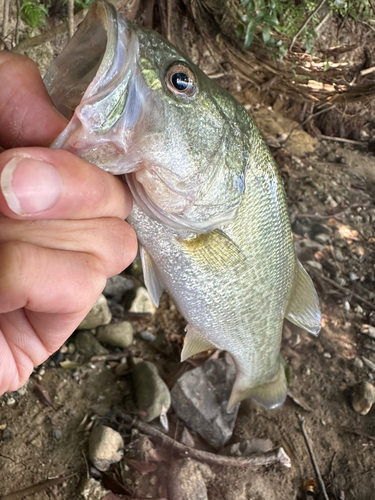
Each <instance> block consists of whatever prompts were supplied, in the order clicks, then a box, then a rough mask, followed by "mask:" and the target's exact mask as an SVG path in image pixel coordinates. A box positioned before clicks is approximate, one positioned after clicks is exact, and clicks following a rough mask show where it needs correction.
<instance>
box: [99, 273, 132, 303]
mask: <svg viewBox="0 0 375 500" xmlns="http://www.w3.org/2000/svg"><path fill="white" fill-rule="evenodd" d="M133 288H134V281H133V280H132V279H131V278H125V277H124V276H120V275H117V276H112V278H109V279H107V283H106V285H105V288H104V290H103V294H104V295H105V296H106V297H114V298H115V299H117V301H120V300H121V299H122V298H123V296H124V295H125V294H126V293H127V292H129V291H130V290H133Z"/></svg>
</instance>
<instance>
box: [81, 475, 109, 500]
mask: <svg viewBox="0 0 375 500" xmlns="http://www.w3.org/2000/svg"><path fill="white" fill-rule="evenodd" d="M79 492H80V494H81V495H82V496H83V498H84V499H85V500H102V498H103V497H104V496H105V495H106V494H107V493H109V490H106V489H104V488H103V486H102V485H101V484H100V483H99V481H96V480H95V479H93V478H92V477H90V478H87V477H85V478H84V479H83V480H82V482H81V484H80V486H79Z"/></svg>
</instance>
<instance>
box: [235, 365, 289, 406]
mask: <svg viewBox="0 0 375 500" xmlns="http://www.w3.org/2000/svg"><path fill="white" fill-rule="evenodd" d="M287 389H288V385H287V380H286V376H285V368H284V364H283V362H282V361H280V363H279V368H278V371H277V373H276V375H275V376H274V378H273V379H272V380H271V381H270V382H268V383H266V384H262V385H257V386H256V387H251V388H250V387H249V386H248V385H247V387H246V377H245V376H244V375H243V374H242V373H241V372H238V373H237V378H236V381H235V383H234V386H233V389H232V393H231V395H230V398H229V403H228V407H227V411H231V410H232V409H233V407H234V406H235V404H236V403H238V402H239V401H242V400H243V399H245V398H252V399H254V401H256V402H257V403H259V404H261V405H262V406H264V407H265V408H268V409H274V408H277V407H278V406H281V405H282V404H283V403H284V401H285V399H286V393H287Z"/></svg>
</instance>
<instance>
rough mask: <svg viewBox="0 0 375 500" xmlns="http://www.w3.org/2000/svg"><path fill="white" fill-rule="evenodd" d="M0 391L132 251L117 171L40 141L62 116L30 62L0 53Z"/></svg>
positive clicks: (24, 374) (41, 355)
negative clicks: (106, 170) (110, 170)
mask: <svg viewBox="0 0 375 500" xmlns="http://www.w3.org/2000/svg"><path fill="white" fill-rule="evenodd" d="M0 82H1V87H0V146H1V147H2V148H4V149H5V151H3V152H1V153H0V180H1V189H0V395H1V394H3V393H4V392H7V391H14V390H17V389H18V388H20V387H22V385H24V384H25V382H26V381H27V379H28V378H29V376H30V374H31V373H32V370H33V368H34V367H35V366H37V365H39V364H40V363H42V362H43V361H45V360H46V359H47V358H48V356H50V355H51V354H52V353H53V352H55V351H56V350H57V349H59V348H60V346H61V345H62V344H63V343H64V342H65V340H66V339H67V338H68V337H69V336H70V335H71V334H72V332H73V331H74V330H75V328H76V327H77V326H78V325H79V323H80V322H81V321H82V319H83V318H84V317H85V316H86V314H87V313H88V312H89V310H90V309H91V307H92V305H93V304H94V302H95V300H96V299H97V298H98V296H99V294H100V293H101V291H102V290H103V288H104V286H105V282H106V279H107V278H108V277H110V276H113V275H115V274H118V273H119V272H121V271H122V270H123V269H125V268H126V267H127V266H128V265H129V264H130V263H131V262H132V260H133V259H134V257H135V254H136V248H137V243H136V236H135V233H134V231H133V229H132V228H131V227H130V226H129V225H128V224H127V223H126V222H125V221H124V219H125V218H126V217H127V215H128V214H129V212H130V210H131V206H132V200H131V196H130V193H129V190H128V189H127V187H126V186H125V185H124V184H123V183H122V182H121V180H120V179H119V178H117V177H114V176H112V175H111V174H108V173H106V172H104V171H103V170H100V169H99V168H97V167H95V166H94V165H91V164H90V163H87V162H85V161H83V160H81V159H79V158H77V157H75V156H74V155H72V154H71V153H68V152H66V151H61V150H53V149H49V148H48V146H49V145H50V144H51V143H52V141H53V140H54V139H55V138H56V136H57V135H58V134H59V133H60V132H61V131H62V130H63V129H64V127H65V126H66V124H67V122H66V120H65V118H63V117H62V116H61V115H60V114H59V113H58V111H57V110H56V109H55V108H54V107H53V105H52V103H51V101H50V99H49V97H48V94H47V92H46V89H45V87H44V85H43V82H42V80H41V77H40V75H39V72H38V69H37V67H36V66H35V65H34V63H33V62H32V61H31V60H29V59H28V58H26V57H24V56H18V55H13V54H9V53H0Z"/></svg>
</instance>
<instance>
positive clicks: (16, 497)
mask: <svg viewBox="0 0 375 500" xmlns="http://www.w3.org/2000/svg"><path fill="white" fill-rule="evenodd" d="M73 476H75V474H70V475H69V476H60V477H55V478H54V479H47V480H46V481H42V482H41V483H37V484H33V485H32V486H28V487H27V488H24V489H22V490H18V491H14V492H13V493H8V495H3V496H2V497H0V500H21V499H22V498H24V497H26V496H29V495H34V494H35V493H39V492H40V491H44V490H46V489H47V488H51V486H56V484H60V483H63V482H64V481H66V480H67V479H69V478H71V477H73Z"/></svg>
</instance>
